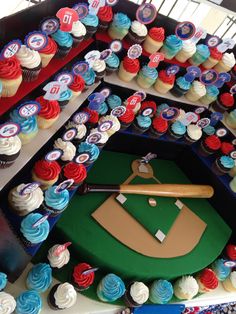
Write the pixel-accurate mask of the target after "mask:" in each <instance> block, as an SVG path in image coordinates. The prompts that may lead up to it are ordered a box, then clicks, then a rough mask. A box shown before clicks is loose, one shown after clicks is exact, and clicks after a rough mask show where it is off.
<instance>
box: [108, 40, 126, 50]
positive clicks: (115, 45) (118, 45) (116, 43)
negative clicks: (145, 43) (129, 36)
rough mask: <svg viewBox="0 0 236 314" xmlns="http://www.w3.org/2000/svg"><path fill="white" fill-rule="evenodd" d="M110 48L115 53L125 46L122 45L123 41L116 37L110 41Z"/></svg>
mask: <svg viewBox="0 0 236 314" xmlns="http://www.w3.org/2000/svg"><path fill="white" fill-rule="evenodd" d="M109 48H110V49H111V51H112V52H114V53H118V52H120V51H121V50H122V48H123V46H122V41H121V40H118V39H115V40H113V41H112V42H111V43H110V46H109Z"/></svg>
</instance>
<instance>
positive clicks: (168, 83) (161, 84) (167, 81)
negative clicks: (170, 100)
mask: <svg viewBox="0 0 236 314" xmlns="http://www.w3.org/2000/svg"><path fill="white" fill-rule="evenodd" d="M174 82H175V75H168V74H167V73H166V71H165V70H162V71H160V72H159V75H158V78H157V80H156V83H155V84H154V89H155V90H156V91H157V92H158V93H160V94H166V93H167V92H168V91H169V90H170V89H172V88H173V86H174Z"/></svg>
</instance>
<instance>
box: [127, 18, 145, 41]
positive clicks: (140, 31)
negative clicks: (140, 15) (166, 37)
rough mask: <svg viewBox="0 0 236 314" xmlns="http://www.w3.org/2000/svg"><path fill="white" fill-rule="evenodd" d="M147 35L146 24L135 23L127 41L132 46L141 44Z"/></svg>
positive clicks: (132, 24)
mask: <svg viewBox="0 0 236 314" xmlns="http://www.w3.org/2000/svg"><path fill="white" fill-rule="evenodd" d="M147 33H148V30H147V27H146V26H145V25H144V24H142V23H140V22H139V21H133V22H132V23H131V27H130V29H129V32H128V34H127V36H126V37H125V39H126V40H127V41H128V42H129V43H130V44H131V45H133V44H141V43H142V42H143V41H144V40H145V38H146V36H147Z"/></svg>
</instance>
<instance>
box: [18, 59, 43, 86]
mask: <svg viewBox="0 0 236 314" xmlns="http://www.w3.org/2000/svg"><path fill="white" fill-rule="evenodd" d="M41 68H42V62H40V65H39V66H37V67H36V68H34V69H27V68H24V67H22V68H21V69H22V77H23V81H24V82H32V81H35V80H37V78H38V75H39V73H40V71H41Z"/></svg>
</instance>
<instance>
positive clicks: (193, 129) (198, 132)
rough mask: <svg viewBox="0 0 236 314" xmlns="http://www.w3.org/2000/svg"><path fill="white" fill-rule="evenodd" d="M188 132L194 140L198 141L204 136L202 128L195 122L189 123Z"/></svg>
mask: <svg viewBox="0 0 236 314" xmlns="http://www.w3.org/2000/svg"><path fill="white" fill-rule="evenodd" d="M187 134H188V136H189V137H190V138H191V139H192V140H194V141H198V140H199V139H200V138H201V136H202V129H201V128H200V127H199V126H197V125H195V124H189V125H188V126H187Z"/></svg>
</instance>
